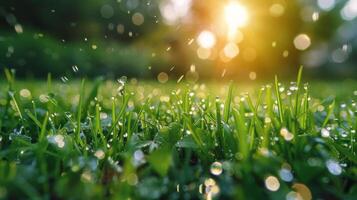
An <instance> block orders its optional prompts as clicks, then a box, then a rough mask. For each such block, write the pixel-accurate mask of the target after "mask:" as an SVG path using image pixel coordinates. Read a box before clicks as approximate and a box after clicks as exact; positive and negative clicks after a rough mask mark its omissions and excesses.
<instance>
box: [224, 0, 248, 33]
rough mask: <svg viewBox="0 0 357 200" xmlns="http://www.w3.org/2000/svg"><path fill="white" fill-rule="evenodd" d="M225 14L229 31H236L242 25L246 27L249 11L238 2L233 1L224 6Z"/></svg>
mask: <svg viewBox="0 0 357 200" xmlns="http://www.w3.org/2000/svg"><path fill="white" fill-rule="evenodd" d="M224 16H225V20H226V23H227V25H228V28H229V31H234V32H235V31H236V30H237V29H238V28H240V27H244V26H246V25H247V23H248V18H249V15H248V11H247V9H246V8H245V7H244V6H242V5H241V4H239V3H238V2H233V1H231V2H230V3H228V5H226V6H225V8H224Z"/></svg>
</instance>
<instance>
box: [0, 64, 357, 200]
mask: <svg viewBox="0 0 357 200" xmlns="http://www.w3.org/2000/svg"><path fill="white" fill-rule="evenodd" d="M5 74H6V81H5V80H4V81H2V82H1V86H0V134H1V135H0V159H1V160H0V177H1V178H0V199H111V198H113V199H128V198H131V199H159V198H160V199H211V198H213V199H237V198H238V199H312V198H313V199H318V198H320V199H355V198H356V197H357V187H356V184H355V182H356V181H357V180H356V179H357V167H356V163H357V157H356V147H357V146H356V142H355V141H356V129H357V116H356V115H357V113H356V112H357V106H356V103H355V101H356V97H357V92H356V91H357V88H356V82H355V81H349V82H340V83H324V82H311V83H310V85H308V84H305V83H304V81H303V80H302V76H301V71H300V73H299V75H298V77H297V79H296V80H293V82H289V83H280V82H279V79H278V77H277V78H276V79H275V81H273V83H261V84H260V83H259V84H257V83H234V82H230V83H208V84H193V83H180V84H176V83H166V84H158V83H154V82H148V81H143V82H141V81H136V80H131V81H126V80H124V79H121V80H120V81H119V82H112V81H103V80H102V79H97V80H92V81H85V80H82V81H71V80H70V81H68V82H67V83H59V82H53V81H52V80H51V78H50V77H49V79H48V81H47V82H44V81H42V82H41V81H19V82H16V81H15V77H14V75H13V74H12V73H11V72H10V71H8V70H6V73H5ZM260 85H262V86H260Z"/></svg>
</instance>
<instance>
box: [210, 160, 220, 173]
mask: <svg viewBox="0 0 357 200" xmlns="http://www.w3.org/2000/svg"><path fill="white" fill-rule="evenodd" d="M210 171H211V173H212V174H213V175H216V176H219V175H221V174H222V172H223V169H222V163H220V162H214V163H212V165H211V169H210Z"/></svg>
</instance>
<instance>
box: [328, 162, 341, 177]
mask: <svg viewBox="0 0 357 200" xmlns="http://www.w3.org/2000/svg"><path fill="white" fill-rule="evenodd" d="M325 164H326V167H327V169H328V171H329V172H330V173H331V174H333V175H336V176H338V175H340V174H341V173H342V168H341V166H340V164H339V163H338V162H337V161H335V160H331V159H330V160H327V161H326V163H325Z"/></svg>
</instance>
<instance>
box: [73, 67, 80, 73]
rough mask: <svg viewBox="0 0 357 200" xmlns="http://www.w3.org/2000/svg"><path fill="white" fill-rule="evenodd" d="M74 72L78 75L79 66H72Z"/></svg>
mask: <svg viewBox="0 0 357 200" xmlns="http://www.w3.org/2000/svg"><path fill="white" fill-rule="evenodd" d="M72 70H73V72H75V73H77V72H78V70H79V69H78V66H77V65H73V66H72Z"/></svg>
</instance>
